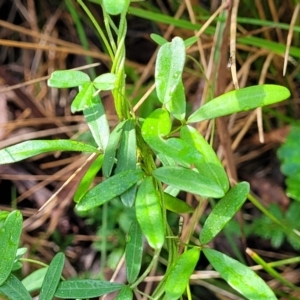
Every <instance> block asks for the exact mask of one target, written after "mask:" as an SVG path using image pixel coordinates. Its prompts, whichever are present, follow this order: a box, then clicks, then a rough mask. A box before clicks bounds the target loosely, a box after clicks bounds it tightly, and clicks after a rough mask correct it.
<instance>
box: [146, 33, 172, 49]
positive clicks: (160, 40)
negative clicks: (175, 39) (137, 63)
mask: <svg viewBox="0 0 300 300" xmlns="http://www.w3.org/2000/svg"><path fill="white" fill-rule="evenodd" d="M150 38H151V39H152V40H153V41H154V42H155V43H156V44H157V45H159V46H162V45H164V44H166V43H167V42H168V41H167V40H166V39H165V38H164V37H162V36H160V35H158V34H156V33H151V34H150Z"/></svg>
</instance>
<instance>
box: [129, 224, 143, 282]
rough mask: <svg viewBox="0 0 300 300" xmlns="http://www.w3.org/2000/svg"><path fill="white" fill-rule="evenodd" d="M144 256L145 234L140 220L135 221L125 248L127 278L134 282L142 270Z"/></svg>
mask: <svg viewBox="0 0 300 300" xmlns="http://www.w3.org/2000/svg"><path fill="white" fill-rule="evenodd" d="M142 257H143V234H142V231H141V228H140V225H139V224H138V222H136V221H133V222H132V224H131V226H130V229H129V232H128V235H127V238H126V248H125V261H126V274H127V280H128V282H129V283H130V284H131V283H133V282H134V281H135V280H136V279H137V277H138V275H139V273H140V270H141V264H142Z"/></svg>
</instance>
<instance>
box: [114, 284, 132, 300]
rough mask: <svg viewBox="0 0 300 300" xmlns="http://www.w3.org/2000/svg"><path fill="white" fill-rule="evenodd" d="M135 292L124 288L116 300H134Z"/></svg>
mask: <svg viewBox="0 0 300 300" xmlns="http://www.w3.org/2000/svg"><path fill="white" fill-rule="evenodd" d="M132 299H133V292H132V289H131V288H130V287H129V286H123V287H122V288H121V290H120V292H119V294H118V296H117V298H116V300H132Z"/></svg>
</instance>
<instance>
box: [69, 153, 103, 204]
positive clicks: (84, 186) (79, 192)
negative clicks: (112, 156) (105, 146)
mask: <svg viewBox="0 0 300 300" xmlns="http://www.w3.org/2000/svg"><path fill="white" fill-rule="evenodd" d="M102 162H103V155H99V156H98V157H97V158H96V159H95V160H94V161H93V162H92V164H91V165H90V167H89V169H88V170H87V171H86V173H85V174H84V176H83V177H82V179H81V181H80V183H79V185H78V187H77V189H76V193H75V195H74V201H75V202H76V203H78V202H80V200H81V199H82V197H83V196H84V195H85V194H86V193H87V191H88V189H89V187H90V185H91V183H92V182H93V180H94V178H95V176H96V175H97V173H98V171H99V170H100V169H101V167H102Z"/></svg>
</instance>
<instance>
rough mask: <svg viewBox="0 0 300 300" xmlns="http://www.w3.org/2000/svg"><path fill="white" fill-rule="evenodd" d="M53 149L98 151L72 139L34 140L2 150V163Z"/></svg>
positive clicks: (0, 160)
mask: <svg viewBox="0 0 300 300" xmlns="http://www.w3.org/2000/svg"><path fill="white" fill-rule="evenodd" d="M53 151H79V152H96V153H97V152H98V153H99V150H98V149H97V148H95V147H93V146H91V145H88V144H85V143H82V142H77V141H72V140H33V141H27V142H23V143H20V144H17V145H13V146H10V147H7V148H4V149H1V150H0V163H1V164H9V163H13V162H17V161H20V160H23V159H26V158H29V157H32V156H35V155H38V154H41V153H46V152H53Z"/></svg>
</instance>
